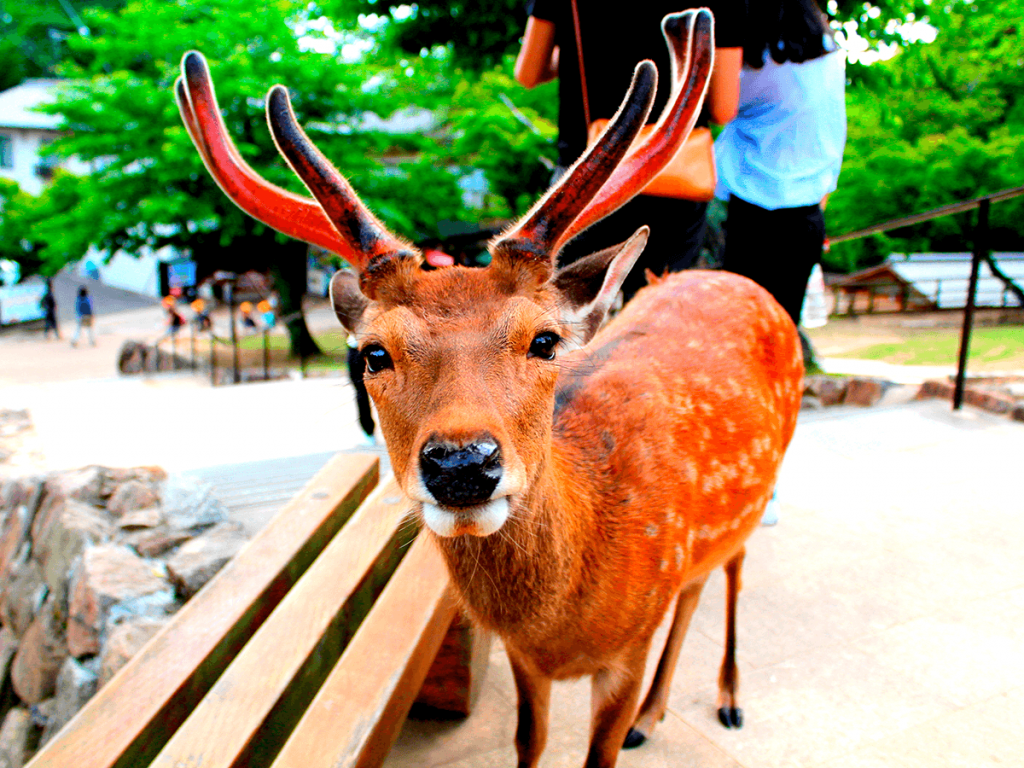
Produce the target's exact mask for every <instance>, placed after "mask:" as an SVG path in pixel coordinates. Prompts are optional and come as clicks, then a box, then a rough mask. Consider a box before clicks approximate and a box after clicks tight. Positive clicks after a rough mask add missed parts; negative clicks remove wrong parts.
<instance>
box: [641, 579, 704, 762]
mask: <svg viewBox="0 0 1024 768" xmlns="http://www.w3.org/2000/svg"><path fill="white" fill-rule="evenodd" d="M706 582H707V577H706V576H705V577H704V578H703V579H701V580H700V581H695V582H693V583H692V584H688V585H687V586H685V587H683V590H682V592H680V593H679V600H678V601H677V602H676V612H675V616H674V617H673V619H672V628H671V629H670V630H669V633H668V639H667V640H666V641H665V650H663V651H662V652H661V659H660V660H659V661H658V669H657V671H655V673H654V680H653V681H652V682H651V689H650V690H649V691H648V692H647V698H645V699H644V703H643V706H641V707H640V714H639V715H637V717H636V720H635V721H634V723H633V727H632V728H630V729H629V733H628V734H627V735H626V740H625V742H624V743H623V745H622V748H623V749H632V748H633V747H639V746H640V745H641V744H643V743H644V742H645V741H646V740H647V738H648V737H649V736H650V735H651V734H652V733H653V732H654V729H655V727H656V726H657V724H658V723H659V722H661V721H662V720H664V719H665V709H666V708H667V707H668V694H669V690H670V689H671V687H672V676H673V675H674V674H675V671H676V663H677V662H678V661H679V652H680V651H681V650H682V647H683V639H684V638H685V637H686V632H687V630H688V629H689V628H690V619H692V618H693V612H694V611H695V610H696V609H697V603H698V601H699V600H700V593H701V591H702V590H703V589H704V584H705V583H706Z"/></svg>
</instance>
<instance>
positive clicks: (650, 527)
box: [644, 523, 658, 539]
mask: <svg viewBox="0 0 1024 768" xmlns="http://www.w3.org/2000/svg"><path fill="white" fill-rule="evenodd" d="M644 535H645V536H648V537H650V538H652V539H653V538H654V537H655V536H657V535H658V526H656V525H655V524H654V523H648V524H647V527H646V528H644Z"/></svg>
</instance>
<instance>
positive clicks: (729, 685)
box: [718, 548, 747, 728]
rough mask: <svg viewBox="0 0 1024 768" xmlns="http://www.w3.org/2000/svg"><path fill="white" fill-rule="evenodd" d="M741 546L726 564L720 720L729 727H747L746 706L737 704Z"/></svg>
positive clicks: (742, 556)
mask: <svg viewBox="0 0 1024 768" xmlns="http://www.w3.org/2000/svg"><path fill="white" fill-rule="evenodd" d="M746 553H747V551H746V549H745V548H744V549H741V550H740V551H739V552H737V553H736V554H735V555H734V556H733V558H732V559H731V560H730V561H729V562H727V563H726V564H725V589H726V597H725V658H723V659H722V671H721V672H720V673H719V675H718V720H719V722H721V723H722V725H724V726H725V727H726V728H742V727H743V710H742V709H740V708H739V707H737V706H736V691H737V690H738V689H739V682H740V674H739V671H738V670H737V669H736V598H737V597H739V594H740V589H741V588H742V571H743V558H744V557H745V556H746Z"/></svg>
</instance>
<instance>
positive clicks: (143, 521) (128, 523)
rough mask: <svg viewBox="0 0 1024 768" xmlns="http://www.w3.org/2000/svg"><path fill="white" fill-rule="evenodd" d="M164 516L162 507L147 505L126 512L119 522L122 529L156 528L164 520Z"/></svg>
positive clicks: (118, 525)
mask: <svg viewBox="0 0 1024 768" xmlns="http://www.w3.org/2000/svg"><path fill="white" fill-rule="evenodd" d="M163 519H164V516H163V514H162V513H161V512H160V507H146V508H145V509H136V510H133V511H131V512H125V513H124V515H122V516H121V519H120V520H119V521H118V523H117V527H118V528H120V529H121V530H122V531H138V530H140V529H150V528H156V527H157V526H158V525H160V523H162V522H163Z"/></svg>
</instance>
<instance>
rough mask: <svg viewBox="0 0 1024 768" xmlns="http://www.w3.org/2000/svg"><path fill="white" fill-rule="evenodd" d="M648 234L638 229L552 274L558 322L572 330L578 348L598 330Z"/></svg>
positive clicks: (645, 230)
mask: <svg viewBox="0 0 1024 768" xmlns="http://www.w3.org/2000/svg"><path fill="white" fill-rule="evenodd" d="M649 234H650V229H648V228H647V227H640V229H638V230H637V231H636V233H634V235H633V236H632V237H631V238H629V240H627V241H626V242H624V243H619V244H618V245H615V246H612V247H611V248H606V249H604V250H603V251H598V252H597V253H592V254H590V255H589V256H584V257H583V258H582V259H579V260H577V261H574V262H573V263H572V264H570V265H569V266H567V267H564V268H562V269H560V270H558V272H557V273H556V274H555V277H554V279H553V283H554V287H555V290H557V291H558V292H559V293H560V294H561V296H562V322H563V323H565V324H566V325H567V326H568V327H570V328H573V329H575V331H576V340H577V341H578V342H579V344H580V345H581V346H582V345H584V344H586V343H587V342H588V341H590V340H591V339H592V338H593V337H594V334H596V333H597V330H598V328H600V327H601V323H603V322H604V319H605V317H606V316H607V314H608V310H609V309H611V306H612V302H613V301H615V296H616V294H617V293H618V292H619V288H620V287H621V286H622V282H623V281H624V280H625V279H626V275H628V274H629V271H630V270H631V269H632V268H633V265H634V264H635V263H636V260H637V259H638V258H639V257H640V254H641V253H643V250H644V246H645V245H647V236H648V235H649Z"/></svg>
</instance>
